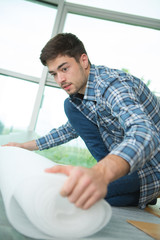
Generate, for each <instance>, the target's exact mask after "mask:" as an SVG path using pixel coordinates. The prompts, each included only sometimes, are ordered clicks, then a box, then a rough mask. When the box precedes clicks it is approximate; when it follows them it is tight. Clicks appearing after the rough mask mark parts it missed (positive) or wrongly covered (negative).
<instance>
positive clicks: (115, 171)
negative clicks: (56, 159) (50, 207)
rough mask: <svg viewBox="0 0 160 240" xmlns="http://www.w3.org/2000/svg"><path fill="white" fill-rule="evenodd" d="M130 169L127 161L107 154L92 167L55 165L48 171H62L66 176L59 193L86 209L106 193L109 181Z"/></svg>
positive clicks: (47, 170)
mask: <svg viewBox="0 0 160 240" xmlns="http://www.w3.org/2000/svg"><path fill="white" fill-rule="evenodd" d="M129 170H130V166H129V164H128V162H127V161H125V160H124V159H123V158H121V157H119V156H116V155H107V156H106V157H105V158H103V159H102V160H101V161H100V162H98V163H97V164H96V165H95V166H93V167H92V168H84V167H74V166H55V167H53V168H49V169H46V170H45V171H46V172H48V173H63V174H65V175H67V176H68V178H67V180H66V182H65V183H64V185H63V187H62V189H61V195H62V196H63V197H68V199H69V201H70V202H72V203H74V204H75V205H76V206H77V207H80V208H82V209H88V208H90V207H91V206H92V205H93V204H95V203H96V202H97V201H98V200H100V199H102V198H104V197H105V196H106V194H107V186H108V184H109V183H110V182H112V181H114V180H116V179H118V178H120V177H122V176H124V175H126V174H127V173H128V172H129Z"/></svg>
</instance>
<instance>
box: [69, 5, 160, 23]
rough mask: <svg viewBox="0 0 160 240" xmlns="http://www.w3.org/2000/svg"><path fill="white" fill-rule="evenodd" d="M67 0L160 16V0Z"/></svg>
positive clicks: (114, 9) (125, 11)
mask: <svg viewBox="0 0 160 240" xmlns="http://www.w3.org/2000/svg"><path fill="white" fill-rule="evenodd" d="M67 2H72V3H77V4H82V5H87V6H91V7H97V8H103V9H108V10H112V11H117V12H123V13H130V14H135V15H139V16H144V17H150V18H157V19H159V18H160V1H159V0H141V1H139V0H92V1H91V0H67Z"/></svg>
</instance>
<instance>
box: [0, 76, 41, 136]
mask: <svg viewBox="0 0 160 240" xmlns="http://www.w3.org/2000/svg"><path fill="white" fill-rule="evenodd" d="M37 90H38V84H35V83H31V82H27V81H23V80H20V79H14V78H11V77H5V76H2V75H0V134H8V133H9V132H13V131H14V132H16V131H22V130H25V131H26V130H27V127H28V125H29V122H30V119H31V114H32V111H33V105H34V102H35V97H36V93H37Z"/></svg>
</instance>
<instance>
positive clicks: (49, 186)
mask: <svg viewBox="0 0 160 240" xmlns="http://www.w3.org/2000/svg"><path fill="white" fill-rule="evenodd" d="M53 165H56V163H54V162H52V161H50V160H49V159H47V158H45V157H43V156H40V155H38V154H36V153H34V152H31V151H28V150H25V149H22V148H17V147H0V190H1V192H2V197H3V200H4V205H5V210H6V214H7V217H8V220H9V222H10V223H11V225H12V226H13V227H14V228H15V229H16V230H17V231H19V232H20V233H22V234H24V235H26V236H28V237H31V238H36V239H58V238H62V239H63V238H64V239H67V238H68V239H73V238H74V239H75V238H82V237H87V236H90V235H92V234H94V233H96V232H98V231H100V230H101V229H102V228H103V227H104V226H105V225H106V224H107V223H108V222H109V220H110V218H111V215H112V211H111V207H110V205H109V204H108V203H107V202H106V201H104V200H100V201H99V202H97V203H96V204H95V205H93V206H92V207H91V208H89V209H88V210H82V209H79V208H76V207H75V205H74V204H72V203H70V202H69V201H68V199H67V198H64V197H61V195H60V194H59V192H60V189H61V187H62V185H63V183H64V181H65V180H66V178H67V177H66V176H65V175H63V174H50V173H45V172H44V169H45V168H48V167H52V166H53Z"/></svg>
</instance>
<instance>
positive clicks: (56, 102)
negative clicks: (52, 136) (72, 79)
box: [36, 87, 68, 135]
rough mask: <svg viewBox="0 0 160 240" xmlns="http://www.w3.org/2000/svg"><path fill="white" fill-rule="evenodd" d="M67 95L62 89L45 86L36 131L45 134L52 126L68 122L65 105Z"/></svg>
mask: <svg viewBox="0 0 160 240" xmlns="http://www.w3.org/2000/svg"><path fill="white" fill-rule="evenodd" d="M67 97H68V95H67V93H66V92H64V91H63V90H62V89H59V88H53V87H45V91H44V98H43V103H42V107H41V109H40V112H39V117H38V122H37V125H36V133H38V134H39V135H43V134H46V133H48V132H49V131H50V130H51V129H52V128H56V127H59V126H60V125H62V124H65V123H66V121H67V118H66V115H65V113H64V107H63V106H64V100H65V99H66V98H67Z"/></svg>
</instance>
